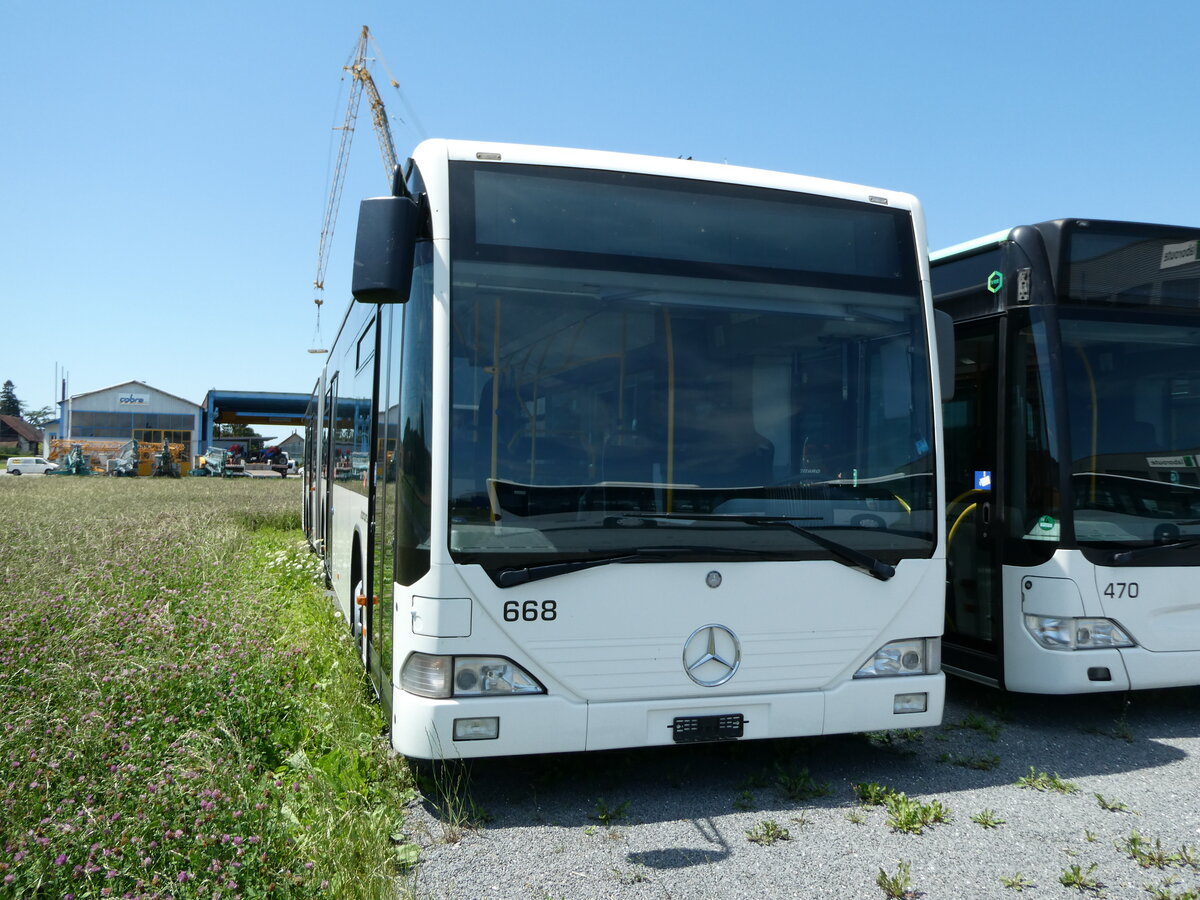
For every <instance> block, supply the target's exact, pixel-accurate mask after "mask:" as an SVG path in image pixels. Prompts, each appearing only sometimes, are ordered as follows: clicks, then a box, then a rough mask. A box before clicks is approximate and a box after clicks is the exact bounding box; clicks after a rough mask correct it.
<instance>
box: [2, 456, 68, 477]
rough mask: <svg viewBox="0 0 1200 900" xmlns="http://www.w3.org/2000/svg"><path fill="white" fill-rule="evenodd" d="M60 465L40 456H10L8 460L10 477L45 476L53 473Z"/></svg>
mask: <svg viewBox="0 0 1200 900" xmlns="http://www.w3.org/2000/svg"><path fill="white" fill-rule="evenodd" d="M57 468H58V465H57V464H55V463H52V462H50V461H49V460H46V459H42V458H41V457H40V456H10V457H9V458H8V474H9V475H45V474H46V473H47V472H53V471H54V470H55V469H57Z"/></svg>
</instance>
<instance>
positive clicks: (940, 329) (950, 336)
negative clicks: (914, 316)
mask: <svg viewBox="0 0 1200 900" xmlns="http://www.w3.org/2000/svg"><path fill="white" fill-rule="evenodd" d="M933 335H934V339H935V340H936V341H937V356H938V375H939V383H940V384H941V387H942V402H943V403H945V402H946V401H947V400H952V399H953V398H954V319H952V318H951V317H950V314H949V313H947V312H942V311H941V310H940V309H936V310H934V311H933Z"/></svg>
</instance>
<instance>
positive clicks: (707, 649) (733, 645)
mask: <svg viewBox="0 0 1200 900" xmlns="http://www.w3.org/2000/svg"><path fill="white" fill-rule="evenodd" d="M741 664H742V647H741V644H740V643H739V642H738V639H737V635H736V634H734V633H733V632H732V631H730V630H729V629H728V628H726V627H725V626H724V625H704V626H701V627H700V628H697V629H696V630H695V631H693V632H692V633H691V636H690V637H689V638H688V639H687V640H686V641H685V642H684V645H683V671H685V672H687V675H688V678H690V679H692V681H694V682H696V684H698V685H700V686H701V687H716V686H717V685H719V684H724V683H725V682H727V681H728V680H729V679H730V678H732V677H733V676H734V673H735V672H737V670H738V667H739V666H740V665H741Z"/></svg>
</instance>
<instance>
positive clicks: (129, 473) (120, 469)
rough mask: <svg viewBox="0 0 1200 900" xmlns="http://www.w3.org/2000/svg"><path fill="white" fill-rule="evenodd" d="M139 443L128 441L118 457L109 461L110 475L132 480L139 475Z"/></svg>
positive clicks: (118, 452)
mask: <svg viewBox="0 0 1200 900" xmlns="http://www.w3.org/2000/svg"><path fill="white" fill-rule="evenodd" d="M137 464H138V442H137V441H127V442H126V443H125V444H124V445H122V447H121V449H120V450H118V451H117V455H116V456H114V457H112V458H111V459H110V460H109V461H108V464H107V465H108V474H109V475H115V476H117V477H118V478H132V477H133V476H135V475H137Z"/></svg>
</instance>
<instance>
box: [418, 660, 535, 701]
mask: <svg viewBox="0 0 1200 900" xmlns="http://www.w3.org/2000/svg"><path fill="white" fill-rule="evenodd" d="M400 687H401V688H403V689H404V690H405V691H408V693H410V694H417V695H418V696H420V697H430V698H432V699H434V700H446V699H449V698H450V697H501V696H508V695H511V694H544V693H546V689H545V688H543V687H542V686H541V685H540V684H539V683H538V681H537V679H535V678H534V677H533V676H532V675H530V674H529V673H528V672H526V671H525V670H524V669H522V668H521V667H520V666H518V665H517V664H516V663H514V662H513V661H512V660H510V659H505V658H504V657H502V656H435V655H433V654H431V653H413V654H411V655H410V656H409V657H408V659H406V660H405V661H404V667H403V668H402V669H401V670H400Z"/></svg>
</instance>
